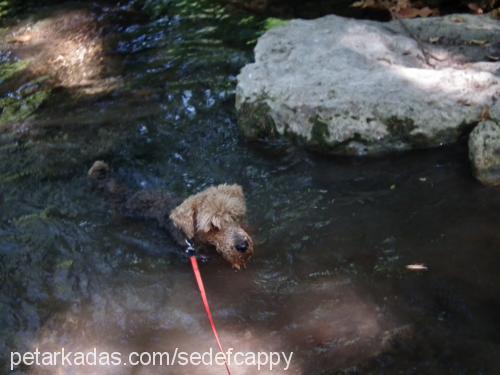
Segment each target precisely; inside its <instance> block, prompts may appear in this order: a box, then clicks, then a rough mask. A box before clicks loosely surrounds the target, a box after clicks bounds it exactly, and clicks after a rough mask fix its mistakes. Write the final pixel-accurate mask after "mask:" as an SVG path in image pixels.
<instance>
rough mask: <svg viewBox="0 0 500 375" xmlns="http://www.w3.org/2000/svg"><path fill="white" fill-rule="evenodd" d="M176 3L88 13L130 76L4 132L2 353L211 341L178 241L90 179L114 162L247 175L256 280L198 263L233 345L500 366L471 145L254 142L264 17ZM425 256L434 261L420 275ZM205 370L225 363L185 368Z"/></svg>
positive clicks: (162, 179) (195, 178)
mask: <svg viewBox="0 0 500 375" xmlns="http://www.w3.org/2000/svg"><path fill="white" fill-rule="evenodd" d="M172 4H173V5H171V6H170V7H169V8H168V9H166V10H161V9H156V8H155V9H152V10H151V9H146V10H149V11H150V12H151V13H152V14H153V15H154V17H153V16H152V17H146V16H144V11H143V9H142V8H141V7H142V5H137V3H133V2H131V3H129V4H126V5H123V6H121V7H105V6H97V7H94V8H92V7H91V8H90V10H89V8H85V9H86V10H87V11H88V12H91V13H90V14H92V17H94V18H92V19H95V20H96V22H99V23H100V25H101V26H100V27H101V29H100V31H99V33H98V35H99V38H102V39H103V43H104V45H105V46H106V52H105V53H106V56H107V57H109V58H112V59H113V70H111V71H106V72H104V73H102V74H101V75H99V77H97V78H96V79H102V80H105V82H109V81H108V79H109V78H110V77H113V78H115V80H114V81H113V82H117V81H119V82H121V84H120V85H118V86H113V89H112V90H110V91H109V92H105V93H98V94H96V93H95V92H93V93H91V94H89V93H88V92H84V93H82V92H79V91H75V90H74V87H73V88H72V89H68V88H67V87H64V85H61V83H58V84H56V85H55V86H56V87H51V88H50V96H49V98H48V99H46V101H44V102H43V104H42V105H41V106H39V107H37V108H35V110H36V111H35V113H36V117H33V116H32V114H30V115H29V116H25V117H23V118H22V119H21V120H20V121H10V122H9V123H8V124H7V123H5V124H2V125H1V127H0V160H1V161H0V182H1V185H0V186H1V197H2V199H0V205H1V207H0V208H1V211H0V244H1V246H0V259H1V262H0V277H1V283H0V288H1V293H0V332H1V334H0V352H1V353H3V354H2V356H3V361H4V363H7V361H8V358H7V355H6V353H9V352H10V351H12V350H29V349H33V348H34V347H36V346H38V347H39V348H40V349H41V350H42V349H43V350H58V348H60V347H61V346H64V347H65V348H66V349H69V350H74V351H75V350H92V349H93V348H94V347H96V348H97V349H98V350H118V351H122V352H124V353H126V352H128V351H147V350H149V351H164V350H167V349H173V348H175V347H181V348H182V349H184V350H197V351H204V350H208V349H209V348H210V347H213V338H212V337H211V332H210V329H209V327H208V325H207V322H206V317H205V316H204V313H203V310H202V307H201V304H200V301H199V296H198V294H197V291H196V288H195V284H194V281H193V277H192V275H191V270H190V268H189V266H188V264H187V262H186V260H185V259H184V258H183V257H182V255H181V254H180V252H179V250H178V249H177V248H175V247H174V246H173V244H172V243H171V242H170V240H169V238H168V236H167V235H166V234H165V233H163V232H161V231H159V230H158V229H157V228H156V227H155V226H154V225H153V224H152V223H144V222H133V221H128V220H126V219H123V218H120V217H119V216H117V215H116V214H114V213H113V210H112V207H111V205H110V204H109V202H107V201H106V200H105V199H103V198H102V197H100V196H97V195H95V194H94V193H93V192H92V191H91V190H90V189H89V187H88V185H87V183H86V178H85V175H86V170H87V169H88V168H89V167H90V165H91V163H92V161H93V160H95V159H98V158H102V159H106V160H107V161H108V162H109V163H111V164H112V165H113V167H114V168H115V169H116V170H117V172H118V173H119V174H120V175H121V176H122V177H123V178H124V179H125V180H127V181H128V182H129V183H130V184H131V185H134V186H137V187H138V188H139V187H143V188H147V187H161V188H165V189H169V190H172V191H174V192H176V193H178V194H179V195H181V196H187V195H189V194H191V193H193V192H197V191H199V190H202V189H203V188H204V187H206V186H209V185H212V184H216V183H222V182H229V183H231V182H237V183H240V184H242V185H243V187H244V190H245V192H246V195H247V201H248V202H247V203H248V207H249V222H250V224H251V227H252V232H253V234H254V236H255V242H256V257H255V259H254V260H253V261H252V262H251V264H250V265H249V268H248V269H247V270H246V271H244V272H234V271H232V270H231V269H229V267H228V266H227V264H225V263H224V262H223V261H222V260H220V259H218V258H216V257H214V258H213V259H211V260H210V261H209V262H208V263H207V264H205V265H204V266H203V270H202V272H203V274H204V278H205V280H206V284H207V289H208V292H209V296H210V299H211V303H212V305H213V308H214V312H215V315H216V320H217V322H218V325H219V328H220V331H221V334H222V336H223V340H224V343H225V345H226V346H227V347H234V348H235V349H236V350H252V351H259V350H261V351H262V350H279V351H294V352H295V355H294V358H293V361H292V368H291V369H290V370H289V372H288V373H291V374H312V373H314V374H321V373H322V374H329V373H337V372H346V373H366V372H372V373H373V372H374V373H383V372H387V373H395V372H399V371H402V372H406V373H469V372H472V373H495V372H496V371H497V370H499V368H500V362H499V360H498V359H497V358H498V355H496V354H497V353H498V351H499V344H500V337H499V332H500V330H499V323H498V318H497V317H498V315H499V313H500V303H499V299H498V291H499V285H500V277H499V276H498V275H499V273H498V272H497V270H498V268H499V266H500V264H499V263H500V256H499V255H498V251H497V250H498V245H499V244H500V232H499V231H498V227H499V219H498V212H499V210H500V195H499V194H498V190H496V189H490V188H484V187H481V186H480V185H479V184H477V183H476V182H475V181H474V180H473V179H472V178H471V176H470V172H469V167H468V162H467V159H466V155H465V148H464V146H463V145H457V146H454V147H450V148H446V149H439V150H431V151H421V152H415V153H408V154H404V155H397V156H392V157H385V158H377V159H350V158H323V157H320V156H317V155H314V154H310V153H308V152H305V151H301V150H299V149H297V148H295V147H294V146H293V145H290V144H286V143H280V142H276V143H271V142H269V143H262V144H254V143H248V142H247V141H245V140H244V139H242V138H241V137H240V136H239V133H238V129H237V126H236V122H235V113H234V86H235V76H236V74H237V73H238V71H239V69H240V68H241V66H242V65H243V64H245V63H246V62H248V61H250V60H251V58H252V54H251V44H248V43H247V41H251V40H254V39H255V36H256V33H258V32H259V30H260V22H259V20H257V19H255V18H253V17H248V16H247V15H245V14H238V13H236V14H232V13H228V12H227V10H224V8H222V7H220V6H217V5H214V4H212V3H209V2H176V3H172ZM75 6H76V9H81V5H78V4H77V5H72V7H75ZM44 12H48V13H43V14H44V15H45V14H49V15H50V14H52V13H51V10H50V9H49V10H44ZM59 12H60V8H59ZM62 14H64V12H63V13H62ZM20 22H21V21H20ZM27 22H36V21H27ZM9 58H10V59H12V61H15V56H10V57H9ZM9 61H10V63H12V61H11V60H9ZM21 74H22V73H21ZM14 79H16V78H15V77H14ZM25 79H28V78H25ZM29 79H33V77H29ZM8 82H9V81H8ZM30 82H31V81H30ZM23 83H25V82H23ZM20 95H21V94H20ZM6 97H7V96H6ZM20 97H21V98H24V96H22V95H21V96H20ZM416 263H424V264H425V265H426V266H427V267H428V271H426V272H412V271H410V270H408V269H406V265H408V264H416ZM94 370H95V369H92V368H90V369H88V372H87V373H93V371H94ZM128 370H129V372H128V373H137V374H142V373H144V374H146V373H147V374H151V373H155V371H157V372H158V373H165V369H162V368H151V367H147V368H136V369H135V370H132V369H128ZM209 370H210V371H213V373H220V370H221V369H220V368H213V369H206V368H189V369H183V368H175V370H172V371H175V373H179V374H180V373H182V371H185V373H190V374H194V373H200V374H201V373H204V374H207V373H209V372H207V371H209ZM238 370H240V372H239V373H249V374H250V373H255V371H254V369H238ZM20 371H27V372H30V373H37V372H40V373H45V372H46V373H54V369H36V370H34V369H24V370H23V369H21V370H20ZM68 371H69V370H68ZM79 371H81V372H79V373H85V371H87V370H85V369H79ZM124 371H125V370H124V369H123V368H106V369H102V373H121V374H122V373H125V372H124ZM63 373H65V372H63ZM68 373H69V372H68ZM264 373H265V372H264ZM278 373H279V372H278Z"/></svg>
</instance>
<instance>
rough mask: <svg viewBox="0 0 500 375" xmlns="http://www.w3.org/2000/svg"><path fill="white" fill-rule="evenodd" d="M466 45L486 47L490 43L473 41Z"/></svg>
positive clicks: (467, 42)
mask: <svg viewBox="0 0 500 375" xmlns="http://www.w3.org/2000/svg"><path fill="white" fill-rule="evenodd" d="M465 44H468V45H470V46H484V45H485V44H488V41H487V40H479V39H472V40H468V41H466V42H465Z"/></svg>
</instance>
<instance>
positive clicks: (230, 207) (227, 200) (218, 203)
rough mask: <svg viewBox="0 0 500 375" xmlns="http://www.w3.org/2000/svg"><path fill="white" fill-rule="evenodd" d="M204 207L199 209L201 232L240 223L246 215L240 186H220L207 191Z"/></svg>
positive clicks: (198, 228) (198, 227) (198, 221)
mask: <svg viewBox="0 0 500 375" xmlns="http://www.w3.org/2000/svg"><path fill="white" fill-rule="evenodd" d="M201 194H203V195H204V199H203V200H202V202H203V203H202V205H201V206H200V207H198V211H197V217H196V226H197V228H196V229H197V230H199V231H201V232H205V233H206V232H209V231H210V230H211V229H213V228H215V229H219V230H220V229H222V228H224V226H225V225H227V224H229V223H232V222H239V221H240V220H241V219H243V217H244V216H245V213H246V205H245V196H244V195H243V190H242V188H241V186H239V185H225V184H224V185H219V186H217V187H212V188H209V189H207V190H206V191H205V192H202V193H201Z"/></svg>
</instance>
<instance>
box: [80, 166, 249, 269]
mask: <svg viewBox="0 0 500 375" xmlns="http://www.w3.org/2000/svg"><path fill="white" fill-rule="evenodd" d="M88 177H89V179H90V181H91V182H92V184H93V186H94V187H95V188H97V189H98V190H101V191H104V192H105V193H107V194H108V195H110V196H111V198H112V199H113V201H114V203H115V204H117V206H118V207H119V208H120V210H121V211H122V212H124V214H125V215H126V216H130V217H138V218H143V219H154V220H156V221H157V222H158V224H159V226H160V227H161V228H164V229H166V230H167V231H168V232H169V233H170V234H171V236H172V237H173V239H174V240H175V241H176V242H177V243H178V244H179V245H181V246H185V245H186V241H185V240H186V239H188V240H189V241H192V242H194V244H195V246H207V245H208V246H210V247H214V248H215V250H216V251H217V252H218V253H219V254H220V255H221V256H222V257H223V258H224V259H225V260H227V261H228V262H229V263H231V265H232V266H233V267H234V268H236V269H238V270H239V269H241V268H242V267H243V268H245V267H246V264H247V262H248V260H249V259H250V258H251V257H252V255H253V252H254V249H253V241H252V238H251V237H250V236H249V234H248V233H247V232H246V231H245V230H244V229H243V227H242V222H243V221H244V219H245V214H246V205H245V196H244V194H243V190H242V188H241V186H239V185H226V184H222V185H218V186H212V187H209V188H207V189H205V190H203V191H202V192H200V193H198V194H195V195H192V196H190V197H188V198H187V199H185V200H184V201H182V202H180V201H179V199H177V198H176V197H175V196H174V195H172V194H171V193H170V192H167V191H162V190H139V191H135V192H134V191H131V190H130V189H129V188H128V187H126V186H125V185H123V184H120V183H118V182H117V180H116V179H115V178H114V177H113V176H112V173H111V169H110V168H109V166H108V165H107V164H106V163H105V162H103V161H96V162H94V164H93V165H92V167H91V168H90V170H89V171H88Z"/></svg>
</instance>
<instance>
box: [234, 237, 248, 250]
mask: <svg viewBox="0 0 500 375" xmlns="http://www.w3.org/2000/svg"><path fill="white" fill-rule="evenodd" d="M234 247H235V248H236V250H238V251H239V252H241V253H244V252H245V251H247V249H248V241H247V240H243V241H240V242H237V243H236V245H235V246H234Z"/></svg>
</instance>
